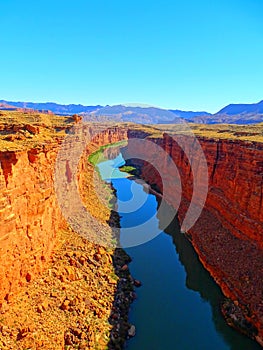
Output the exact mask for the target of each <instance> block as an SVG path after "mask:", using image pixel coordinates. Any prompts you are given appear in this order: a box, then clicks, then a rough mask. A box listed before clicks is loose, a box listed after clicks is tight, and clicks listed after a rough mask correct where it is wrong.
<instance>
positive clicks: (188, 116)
mask: <svg viewBox="0 0 263 350" xmlns="http://www.w3.org/2000/svg"><path fill="white" fill-rule="evenodd" d="M16 108H22V109H34V110H39V111H45V112H48V111H49V112H52V113H55V114H58V115H72V114H80V115H82V116H83V118H84V120H90V121H106V120H112V121H117V122H121V121H124V122H128V121H129V122H134V123H142V124H168V123H169V124H173V123H182V122H184V120H185V121H188V122H192V123H205V124H219V123H220V124H222V123H226V124H252V123H259V122H263V101H261V102H259V103H253V104H230V105H228V106H226V107H224V108H222V109H221V110H220V111H218V112H217V113H215V114H211V113H208V112H205V111H202V112H193V111H181V110H178V109H171V110H166V109H161V108H156V107H151V106H147V105H145V106H144V105H137V106H136V105H134V104H127V105H122V104H120V105H115V106H109V105H107V106H101V105H97V106H83V105H81V104H69V105H63V104H58V103H53V102H46V103H33V102H12V101H5V100H0V109H7V110H10V109H16Z"/></svg>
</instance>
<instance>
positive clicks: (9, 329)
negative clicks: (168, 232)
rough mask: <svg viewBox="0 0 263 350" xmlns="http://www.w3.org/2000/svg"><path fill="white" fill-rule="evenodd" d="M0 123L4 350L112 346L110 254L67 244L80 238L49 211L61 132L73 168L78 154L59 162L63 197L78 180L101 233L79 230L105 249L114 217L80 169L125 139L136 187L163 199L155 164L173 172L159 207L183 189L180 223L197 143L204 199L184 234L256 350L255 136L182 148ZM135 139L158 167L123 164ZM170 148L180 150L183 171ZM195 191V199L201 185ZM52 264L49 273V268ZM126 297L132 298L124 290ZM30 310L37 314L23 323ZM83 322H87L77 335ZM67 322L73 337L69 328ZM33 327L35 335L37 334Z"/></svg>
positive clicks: (25, 120)
mask: <svg viewBox="0 0 263 350" xmlns="http://www.w3.org/2000/svg"><path fill="white" fill-rule="evenodd" d="M10 115H11V117H10ZM2 119H3V121H1V125H0V131H1V152H0V161H1V168H0V195H1V199H0V201H1V210H0V215H1V237H0V251H1V256H0V259H1V264H0V306H1V309H0V311H1V317H2V319H1V323H0V329H1V334H2V336H1V338H0V345H1V348H3V349H16V348H17V349H20V348H21V349H23V348H25V346H26V345H27V346H31V347H32V348H34V349H35V348H43V349H58V348H59V347H60V348H65V346H68V348H70V346H73V345H74V342H77V344H78V346H79V347H78V348H79V349H82V348H83V349H85V348H89V349H96V348H97V349H103V348H106V346H107V343H108V342H109V339H110V332H111V329H112V325H110V323H109V320H110V317H111V315H112V307H113V305H114V298H115V294H116V288H117V287H118V286H117V285H118V281H119V279H120V277H119V276H118V271H116V266H115V267H114V256H115V257H116V255H115V253H116V252H114V251H113V250H111V249H109V248H105V247H102V245H99V244H95V243H92V242H88V241H85V237H82V236H80V235H78V234H77V233H74V232H73V231H74V230H75V231H77V229H78V227H76V228H75V227H73V229H74V230H72V228H70V227H69V225H68V222H67V221H69V222H70V220H68V218H67V220H66V219H65V218H64V216H63V215H62V211H63V208H62V209H61V206H60V205H59V203H58V202H59V201H60V200H61V198H58V196H57V193H56V191H55V175H54V168H55V166H56V162H57V159H58V158H57V157H58V154H59V151H60V149H61V146H62V144H63V140H64V139H65V137H68V135H70V133H72V140H73V141H70V142H69V144H68V145H67V146H68V148H67V151H68V155H69V159H71V160H72V159H74V161H76V160H78V157H76V158H74V154H75V153H74V152H76V149H77V148H76V144H77V143H78V142H79V145H80V149H79V151H81V150H84V152H82V156H81V158H80V161H79V162H78V167H77V168H76V169H75V170H74V169H73V168H72V164H71V162H70V161H69V162H67V159H66V158H65V159H62V160H63V162H62V163H61V164H62V166H63V167H64V168H63V169H62V168H61V169H62V170H61V171H62V172H63V176H64V175H65V176H66V178H67V181H68V186H70V184H71V182H72V179H73V178H74V176H76V178H77V180H78V188H79V192H80V196H81V202H82V203H83V205H84V206H85V207H86V208H87V209H88V212H89V213H90V215H91V216H93V217H94V218H95V222H96V221H98V222H100V225H98V226H96V225H95V224H94V225H93V223H92V224H91V225H90V226H88V229H89V230H90V231H92V230H93V232H91V233H92V234H94V235H95V236H96V235H98V236H99V234H100V233H102V240H103V239H104V237H105V232H108V230H109V232H110V231H111V229H110V228H109V226H108V224H109V223H110V219H112V218H111V210H110V209H109V208H107V206H106V205H105V203H106V202H104V204H103V203H101V202H100V201H99V200H98V199H97V195H96V191H95V190H98V189H99V188H100V186H101V184H99V183H98V184H97V183H95V184H94V181H95V180H94V175H93V170H94V169H93V168H92V166H91V164H89V163H88V162H87V158H88V156H89V155H90V154H91V153H93V152H94V151H96V150H97V149H99V148H100V147H101V146H103V145H107V144H110V143H116V142H118V141H122V140H128V145H127V147H126V148H125V151H124V156H125V158H127V163H132V165H135V166H136V167H137V169H138V171H139V173H140V177H141V178H142V179H144V180H145V181H146V182H147V183H149V184H150V185H151V186H152V188H153V189H154V190H156V191H158V192H160V193H162V189H163V181H164V179H163V178H162V176H160V174H159V173H158V172H157V171H156V169H154V168H153V166H152V164H155V162H156V161H157V162H158V164H159V167H160V168H161V169H162V170H163V172H164V173H165V169H166V166H167V163H168V162H169V160H168V157H170V158H171V159H172V160H173V161H174V163H175V164H176V166H177V169H178V176H180V182H181V187H180V188H179V187H178V188H177V187H176V186H177V185H176V184H177V183H179V182H178V181H177V179H175V178H169V173H166V177H165V182H166V186H167V185H168V193H169V195H168V196H165V198H164V199H165V200H166V201H167V202H168V203H169V204H171V205H173V203H174V202H176V201H177V197H178V192H180V191H181V188H182V191H181V193H182V200H181V203H180V207H179V210H178V218H179V221H180V223H182V222H183V219H184V216H185V213H186V212H187V210H188V208H189V204H190V202H191V199H192V194H193V167H194V169H198V166H199V157H198V153H196V142H197V141H198V142H199V143H200V145H201V148H202V150H203V153H204V155H205V158H206V160H207V168H208V195H207V198H206V201H205V205H204V208H203V210H202V213H201V215H200V217H199V219H198V220H197V222H196V223H195V225H194V226H193V227H192V228H191V229H190V230H189V231H187V232H185V234H186V235H187V237H188V239H189V240H190V241H191V243H192V245H193V247H194V248H195V250H196V252H197V254H198V256H199V259H200V260H201V262H202V264H203V265H204V266H205V268H206V269H207V270H208V271H209V273H210V274H211V275H212V277H213V278H214V279H215V281H216V282H217V283H218V285H219V286H220V287H221V289H222V291H223V293H224V295H225V296H226V297H227V298H229V300H231V301H232V302H230V301H229V302H228V303H226V304H225V305H224V306H223V307H222V308H223V312H224V313H225V316H226V319H227V321H228V322H229V323H230V324H232V325H233V326H234V327H236V328H238V329H239V330H240V331H243V332H245V333H246V334H247V335H248V336H250V337H251V338H253V339H255V340H256V341H258V343H260V344H261V345H262V346H263V304H262V289H263V286H262V281H263V254H262V249H263V245H262V244H263V243H262V242H263V237H262V234H263V210H262V209H263V208H262V207H263V203H262V202H263V201H262V198H263V193H262V182H263V180H262V174H263V142H262V140H260V141H257V140H254V139H253V137H254V135H253V131H252V132H251V133H249V132H248V134H247V135H245V136H244V135H241V134H238V132H236V131H235V132H236V134H234V133H233V134H230V135H228V134H226V135H225V134H224V132H222V130H221V131H218V132H217V131H216V130H215V129H213V133H212V136H211V135H210V134H209V133H211V130H207V132H206V131H205V133H207V136H206V135H204V133H203V132H200V130H196V131H195V137H191V136H189V135H184V134H182V133H176V129H175V130H173V131H172V132H167V130H165V129H164V130H163V131H160V130H158V129H156V128H154V127H144V126H138V125H133V124H109V125H97V124H96V125H95V124H94V125H91V124H88V125H83V124H82V121H81V118H79V119H78V118H64V117H63V118H62V117H56V116H49V115H41V114H37V115H26V114H25V115H22V116H21V113H20V114H19V113H18V112H13V114H10V113H9V114H8V112H5V113H4V112H3V118H2ZM261 129H262V126H261ZM72 130H73V131H72ZM74 130H75V131H74ZM79 131H81V133H80V134H79ZM261 131H262V130H261ZM83 134H84V135H87V134H88V135H89V141H90V142H89V144H88V145H86V144H85V143H84V146H85V147H84V146H83V140H82V139H81V135H83ZM173 135H176V138H174V137H173ZM68 139H69V140H70V137H69V138H68ZM132 139H141V140H144V139H147V141H149V142H152V143H154V144H156V145H158V146H159V147H161V148H162V149H163V150H164V151H165V153H166V154H167V158H165V157H160V158H158V154H149V152H148V153H147V149H145V147H142V148H141V149H140V147H139V146H138V147H137V149H136V154H137V159H132V158H134V157H133V156H132V155H133V154H134V152H135V151H134V149H132V148H131V146H130V145H129V140H132ZM176 139H177V140H179V139H180V145H184V146H183V149H184V150H186V149H187V150H188V155H189V154H190V158H191V164H190V162H189V159H188V157H187V156H186V155H185V153H184V152H183V150H182V148H181V147H180V146H179V144H178V142H176ZM130 144H132V143H130ZM83 147H84V148H83ZM65 154H66V153H65ZM65 154H64V155H65ZM78 154H79V153H78ZM130 158H131V159H130ZM143 159H147V162H146V161H143ZM151 160H152V161H151ZM73 163H74V162H73ZM74 171H75V173H74ZM197 174H199V172H198V171H197ZM200 174H201V172H200ZM96 181H97V180H96ZM98 181H99V180H98ZM199 183H200V186H201V187H200V191H201V189H202V178H200V179H199ZM169 186H170V187H169ZM62 200H63V203H64V204H65V206H67V205H72V203H74V198H72V203H69V204H68V203H66V201H64V197H62ZM197 201H198V197H197ZM69 202H70V200H69ZM113 219H114V220H116V221H117V220H118V219H117V218H113ZM79 224H81V223H79ZM88 224H89V223H88ZM102 231H103V232H102ZM104 231H105V232H104ZM59 251H60V252H61V253H60V254H59V255H58V252H59ZM62 257H63V258H62ZM63 259H64V260H63ZM126 262H128V257H127V256H125V255H124V256H123V257H120V260H119V262H118V264H117V265H118V266H119V268H120V267H121V266H122V265H124V264H125V263H126ZM54 264H58V265H56V266H55V269H53V267H52V266H54ZM116 272H117V273H116ZM54 281H56V282H54ZM131 282H132V280H131ZM54 283H55V284H54ZM39 286H40V287H41V288H40V289H39ZM28 288H29V289H28ZM74 288H75V289H74ZM34 290H36V291H37V293H35V292H34ZM41 290H45V291H46V296H45V293H43V295H44V297H43V295H41ZM80 290H81V291H82V292H81V293H80V292H79V291H80ZM128 292H129V295H132V289H131V290H129V291H128ZM34 293H35V294H34ZM78 294H79V299H78V298H77V295H78ZM19 299H21V300H22V304H19V301H18V300H19ZM131 301H132V297H131V300H130V301H129V303H130V302H131ZM17 305H19V307H20V308H19V307H18V306H17ZM30 308H31V309H32V310H34V316H32V317H31V316H30V315H31V311H30ZM54 310H56V311H54ZM69 310H71V311H72V312H69ZM115 311H116V310H115ZM65 312H66V314H65ZM21 313H22V315H23V317H22V318H21ZM51 314H55V315H56V316H55V319H54V320H53V323H51V322H50V321H49V319H50V317H51ZM115 314H118V312H117V313H116V312H115ZM17 315H20V316H19V317H20V318H19V317H18V316H17ZM27 315H29V317H27ZM32 315H33V314H32ZM15 317H18V319H19V321H18V323H17V324H15V323H14V322H13V320H14V318H15ZM30 317H31V319H30ZM71 317H72V318H71ZM114 317H117V316H114ZM57 319H58V320H60V322H61V325H63V326H61V327H59V328H58V329H56V332H57V333H56V334H55V332H53V331H52V327H54V324H55V323H56V322H57V321H56V320H57ZM80 319H85V320H87V322H86V324H84V325H83V322H82V323H81V321H80ZM41 320H42V321H41ZM72 322H73V323H74V324H79V326H76V327H73V326H72ZM38 323H39V324H42V326H41V327H39V328H40V330H39V329H37V327H38V326H37V324H38ZM57 323H59V322H57ZM125 327H126V328H127V327H128V323H127V324H126V325H125ZM126 331H127V329H126ZM1 342H2V343H1ZM10 344H12V346H13V347H11V345H10ZM14 344H18V345H14ZM122 345H123V344H122V343H120V345H119V346H122ZM15 346H17V347H15ZM58 346H59V347H58ZM81 346H82V347H81ZM85 346H86V347H85ZM110 346H111V345H109V348H110ZM116 348H117V347H116Z"/></svg>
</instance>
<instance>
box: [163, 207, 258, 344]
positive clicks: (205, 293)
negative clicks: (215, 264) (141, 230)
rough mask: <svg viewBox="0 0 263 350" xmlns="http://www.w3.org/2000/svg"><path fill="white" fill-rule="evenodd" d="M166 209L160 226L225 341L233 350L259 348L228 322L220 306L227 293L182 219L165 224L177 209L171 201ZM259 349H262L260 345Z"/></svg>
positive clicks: (191, 285) (191, 286)
mask: <svg viewBox="0 0 263 350" xmlns="http://www.w3.org/2000/svg"><path fill="white" fill-rule="evenodd" d="M163 208H164V210H163V211H161V212H160V211H158V215H157V217H158V219H159V227H160V228H161V229H162V230H163V231H164V232H165V233H166V234H168V235H170V236H171V237H172V239H173V243H174V246H175V249H176V252H177V253H178V256H179V260H180V262H181V264H182V266H183V267H184V269H185V272H186V281H185V285H186V287H187V288H188V289H190V290H193V291H195V292H198V293H199V294H200V296H201V298H202V299H203V300H204V301H206V302H208V303H209V304H210V307H211V310H212V317H213V322H214V325H215V327H216V329H217V331H218V332H219V333H220V334H221V335H222V336H223V338H224V340H225V342H226V343H227V344H228V345H229V349H231V350H247V349H252V348H253V349H257V343H256V342H254V341H253V340H251V339H249V338H247V337H246V336H243V335H240V334H239V333H237V331H235V330H234V329H232V328H230V327H229V326H228V325H227V323H226V321H225V320H224V318H223V316H222V313H221V311H220V305H221V303H222V301H223V300H224V295H223V294H222V292H221V290H220V288H219V286H218V285H217V284H216V283H215V281H214V280H213V279H212V277H211V276H210V274H209V273H208V271H207V270H206V269H205V268H204V267H203V266H202V264H201V262H200V260H199V258H198V255H197V254H196V252H195V250H194V248H193V246H192V245H191V242H190V241H189V240H188V239H187V237H186V236H185V235H184V234H183V233H181V232H180V227H179V223H178V219H177V218H176V217H175V219H174V220H173V221H172V222H171V224H170V225H169V226H168V227H162V226H163V225H162V223H163V222H164V223H165V222H167V220H165V218H166V216H167V215H168V212H169V211H171V210H172V211H174V208H172V207H171V206H170V205H168V204H165V205H164V207H163ZM240 337H244V339H243V340H242V347H240V346H241V345H240ZM258 349H261V347H260V346H259V345H258Z"/></svg>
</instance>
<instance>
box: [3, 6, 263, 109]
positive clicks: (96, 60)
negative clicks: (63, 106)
mask: <svg viewBox="0 0 263 350" xmlns="http://www.w3.org/2000/svg"><path fill="white" fill-rule="evenodd" d="M0 1H1V6H0V48H1V54H0V72H1V74H0V99H7V100H16V101H17V100H20V101H21V100H22V101H33V102H37V101H43V102H46V101H55V102H60V103H82V104H88V105H93V104H103V105H105V104H117V103H124V102H138V103H146V104H153V105H156V106H160V107H164V108H179V109H184V110H208V111H211V112H216V111H217V110H218V109H220V108H221V107H223V106H224V105H226V104H228V103H231V102H247V103H250V102H258V101H259V100H262V99H263V1H262V0H188V1H187V0H185V1H183V0H181V1H177V0H169V1H165V0H163V1H153V0H151V1H148V0H92V1H90V0H75V1H73V0H71V1H68V0H52V1H51V0H45V1H43V0H39V1H36V0H24V1H21V0H0Z"/></svg>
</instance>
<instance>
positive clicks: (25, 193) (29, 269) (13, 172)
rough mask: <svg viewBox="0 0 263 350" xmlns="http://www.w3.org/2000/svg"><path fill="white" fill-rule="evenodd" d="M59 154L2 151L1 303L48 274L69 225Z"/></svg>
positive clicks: (51, 150) (47, 149) (47, 150)
mask: <svg viewBox="0 0 263 350" xmlns="http://www.w3.org/2000/svg"><path fill="white" fill-rule="evenodd" d="M56 151H57V146H56V147H54V146H53V147H47V146H45V147H43V148H41V149H31V150H28V151H17V152H16V151H14V152H0V162H1V168H0V188H1V191H0V203H1V209H0V215H1V236H0V260H1V261H0V281H1V283H0V299H2V298H3V297H4V298H7V299H8V298H9V297H10V293H12V292H15V291H16V290H17V289H18V288H19V286H20V285H22V284H23V283H25V282H26V281H30V280H31V279H32V278H33V277H34V276H35V275H36V274H38V273H39V272H41V271H42V270H43V267H44V265H45V264H46V262H47V261H48V260H49V257H50V254H51V251H52V249H53V248H54V244H55V242H56V233H57V231H58V230H59V229H60V228H61V227H62V226H63V225H65V223H64V221H63V218H62V216H61V214H60V210H59V208H58V206H57V202H56V197H55V193H54V189H53V168H54V161H55V159H56Z"/></svg>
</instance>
